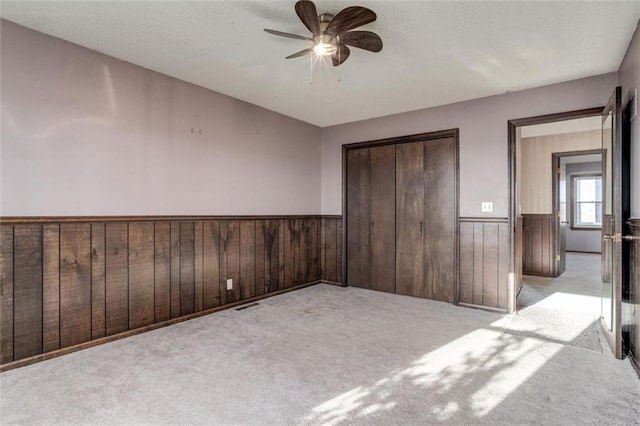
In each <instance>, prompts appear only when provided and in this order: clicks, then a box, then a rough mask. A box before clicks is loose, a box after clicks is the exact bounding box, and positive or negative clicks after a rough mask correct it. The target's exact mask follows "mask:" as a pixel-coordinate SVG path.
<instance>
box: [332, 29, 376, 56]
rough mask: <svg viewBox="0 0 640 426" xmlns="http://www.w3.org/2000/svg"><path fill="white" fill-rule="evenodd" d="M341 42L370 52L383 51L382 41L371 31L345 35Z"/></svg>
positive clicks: (352, 32)
mask: <svg viewBox="0 0 640 426" xmlns="http://www.w3.org/2000/svg"><path fill="white" fill-rule="evenodd" d="M340 40H341V41H342V42H343V43H344V44H347V45H349V46H352V47H358V48H360V49H364V50H368V51H370V52H379V51H381V50H382V39H381V38H380V36H378V34H376V33H372V32H371V31H349V32H348V33H344V34H343V35H342V37H340Z"/></svg>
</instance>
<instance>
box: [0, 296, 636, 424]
mask: <svg viewBox="0 0 640 426" xmlns="http://www.w3.org/2000/svg"><path fill="white" fill-rule="evenodd" d="M501 320H503V321H504V317H503V316H501V315H498V314H493V313H488V312H484V311H479V310H473V309H466V308H459V307H455V306H452V305H448V304H444V303H438V302H433V301H428V300H422V299H416V298H410V297H404V296H396V295H391V294H385V293H380V292H374V291H368V290H361V289H355V288H346V289H345V288H340V287H334V286H329V285H317V286H313V287H309V288H306V289H303V290H299V291H296V292H292V293H287V294H284V295H280V296H277V297H273V298H271V299H267V300H264V301H262V302H261V303H260V304H259V305H258V306H255V307H252V308H248V309H245V310H241V311H236V310H228V311H224V312H219V313H216V314H213V315H209V316H207V317H202V318H199V319H195V320H191V321H188V322H185V323H181V324H176V325H174V326H171V327H167V328H164V329H160V330H156V331H153V332H149V333H146V334H142V335H138V336H134V337H131V338H127V339H124V340H120V341H117V342H113V343H110V344H106V345H102V346H99V347H95V348H91V349H88V350H84V351H81V352H77V353H74V354H71V355H67V356H64V357H60V358H57V359H53V360H49V361H46V362H42V363H39V364H35V365H32V366H29V367H25V368H21V369H18V370H13V371H9V372H6V373H3V374H0V390H1V391H2V397H1V405H0V416H1V418H0V422H1V423H2V424H15V423H21V424H272V425H286V424H327V425H335V424H363V425H370V424H381V425H390V424H402V425H407V424H435V423H448V424H490V425H496V424H509V425H510V424H559V425H567V424H574V425H584V424H613V425H622V424H625V425H626V424H634V423H635V424H637V423H638V419H639V418H640V380H639V379H638V377H637V375H636V374H635V372H634V370H633V369H632V367H631V365H630V363H629V362H628V361H618V360H615V359H612V358H610V357H606V356H603V355H602V354H601V353H599V352H595V351H591V350H585V349H581V348H577V347H573V346H570V345H563V344H559V343H553V342H548V341H544V340H541V339H538V338H532V337H524V336H518V335H514V334H511V333H504V332H503V331H502V328H503V327H502V326H501V325H500V321H501Z"/></svg>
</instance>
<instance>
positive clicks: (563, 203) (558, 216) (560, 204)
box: [552, 154, 568, 277]
mask: <svg viewBox="0 0 640 426" xmlns="http://www.w3.org/2000/svg"><path fill="white" fill-rule="evenodd" d="M560 158H561V157H560V156H559V155H557V154H553V170H554V173H555V176H554V177H555V178H554V179H553V185H554V188H553V191H552V192H553V194H554V195H553V215H554V217H553V220H554V226H555V236H556V238H555V254H554V256H555V259H554V263H555V271H552V275H554V276H556V277H558V276H560V275H562V274H563V273H564V271H565V270H566V265H567V223H568V214H567V213H568V212H567V205H568V204H567V192H566V191H565V190H563V188H566V186H567V181H566V179H567V177H566V176H565V173H563V172H562V170H561V169H562V167H561V164H560Z"/></svg>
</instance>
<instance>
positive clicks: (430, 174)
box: [423, 138, 458, 303]
mask: <svg viewBox="0 0 640 426" xmlns="http://www.w3.org/2000/svg"><path fill="white" fill-rule="evenodd" d="M456 169H457V150H456V145H455V140H454V139H453V138H442V139H434V140H430V141H426V142H424V195H425V196H424V214H425V216H424V226H423V228H424V231H423V233H424V268H423V270H424V272H423V274H424V289H425V290H426V295H424V296H423V297H427V298H429V299H435V300H441V301H443V302H450V303H453V302H456V301H457V300H456V293H457V292H456V265H457V257H456V253H457V247H456V241H457V238H456V233H457V225H458V221H457V218H458V213H457V183H456Z"/></svg>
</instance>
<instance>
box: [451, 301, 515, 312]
mask: <svg viewBox="0 0 640 426" xmlns="http://www.w3.org/2000/svg"><path fill="white" fill-rule="evenodd" d="M458 305H459V306H462V307H464V308H471V309H479V310H481V311H488V312H495V313H499V314H506V313H507V310H506V309H500V308H492V307H490V306H482V305H474V304H473V303H464V302H459V303H458Z"/></svg>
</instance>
